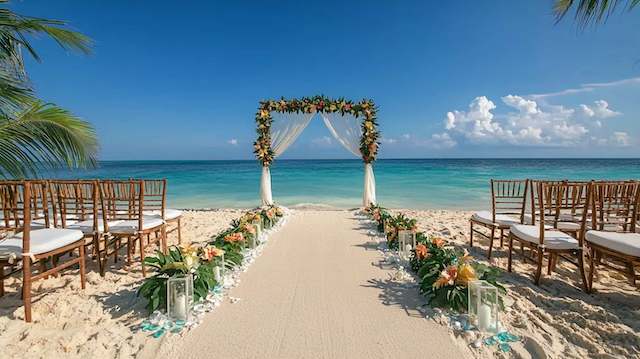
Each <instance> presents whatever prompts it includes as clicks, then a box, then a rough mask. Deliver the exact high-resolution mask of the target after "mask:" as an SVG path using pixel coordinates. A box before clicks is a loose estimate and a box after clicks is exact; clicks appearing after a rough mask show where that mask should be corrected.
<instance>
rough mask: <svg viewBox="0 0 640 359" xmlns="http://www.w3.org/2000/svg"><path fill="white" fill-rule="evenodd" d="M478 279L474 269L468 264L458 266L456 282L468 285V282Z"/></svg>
mask: <svg viewBox="0 0 640 359" xmlns="http://www.w3.org/2000/svg"><path fill="white" fill-rule="evenodd" d="M476 279H478V277H477V276H476V271H475V270H474V269H473V267H472V266H471V265H470V264H467V263H463V264H461V265H460V267H459V268H458V277H457V278H456V283H458V284H462V285H464V286H466V285H468V284H469V282H473V281H474V280H476Z"/></svg>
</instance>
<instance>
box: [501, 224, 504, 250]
mask: <svg viewBox="0 0 640 359" xmlns="http://www.w3.org/2000/svg"><path fill="white" fill-rule="evenodd" d="M503 245H504V228H500V248H502V246H503Z"/></svg>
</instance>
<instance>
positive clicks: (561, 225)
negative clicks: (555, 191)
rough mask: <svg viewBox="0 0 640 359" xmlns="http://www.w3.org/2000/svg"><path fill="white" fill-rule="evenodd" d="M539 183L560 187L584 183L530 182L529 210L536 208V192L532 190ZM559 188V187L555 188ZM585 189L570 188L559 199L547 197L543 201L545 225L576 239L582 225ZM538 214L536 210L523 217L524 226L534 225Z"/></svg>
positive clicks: (564, 181)
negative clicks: (565, 184) (545, 210)
mask: <svg viewBox="0 0 640 359" xmlns="http://www.w3.org/2000/svg"><path fill="white" fill-rule="evenodd" d="M539 182H545V183H547V184H556V185H560V184H563V183H567V184H578V185H579V184H585V183H587V182H584V181H568V180H561V181H536V180H532V181H531V188H532V190H531V196H530V199H531V208H534V209H535V208H538V207H537V206H536V203H537V201H538V197H537V191H535V190H534V188H536V187H535V186H537V185H538V183H539ZM556 188H560V187H556ZM586 188H587V187H585V186H576V187H573V188H572V191H565V192H564V193H562V195H561V196H560V197H558V196H555V195H552V196H548V197H547V198H546V199H545V200H546V201H547V202H548V203H547V206H546V208H547V213H546V214H545V224H547V225H549V227H550V228H556V229H559V230H561V231H562V232H566V233H568V234H570V235H572V236H573V237H577V235H578V232H579V231H580V227H581V224H582V213H581V212H582V210H583V209H584V207H585V204H586V199H587V198H586V197H587V193H586ZM539 216H540V213H539V212H538V211H537V210H534V211H531V214H527V215H525V224H532V225H535V224H536V221H537V220H539V218H538V217H539Z"/></svg>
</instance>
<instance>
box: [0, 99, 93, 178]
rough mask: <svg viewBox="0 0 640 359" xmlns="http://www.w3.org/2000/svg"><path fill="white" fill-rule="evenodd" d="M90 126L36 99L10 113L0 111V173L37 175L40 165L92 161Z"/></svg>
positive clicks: (14, 176)
mask: <svg viewBox="0 0 640 359" xmlns="http://www.w3.org/2000/svg"><path fill="white" fill-rule="evenodd" d="M97 149H98V143H97V139H96V134H95V130H94V129H93V127H92V126H91V125H90V124H89V123H87V122H85V121H83V120H81V119H79V118H78V117H75V116H74V115H73V114H71V113H70V112H69V111H66V110H64V109H62V108H60V107H57V106H55V105H53V104H45V103H42V102H39V101H36V102H34V103H32V104H31V106H29V107H27V108H25V109H24V110H23V111H22V112H20V113H18V114H16V115H15V116H13V117H7V116H2V115H0V176H2V177H5V178H7V177H13V178H25V177H29V176H37V174H38V172H39V171H40V170H42V169H44V168H59V167H82V166H85V165H93V164H95V161H96V154H97Z"/></svg>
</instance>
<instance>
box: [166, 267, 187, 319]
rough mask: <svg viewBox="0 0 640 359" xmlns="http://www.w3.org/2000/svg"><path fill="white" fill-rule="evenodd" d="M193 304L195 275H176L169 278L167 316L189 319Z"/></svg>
mask: <svg viewBox="0 0 640 359" xmlns="http://www.w3.org/2000/svg"><path fill="white" fill-rule="evenodd" d="M192 305H193V276H192V275H191V274H188V275H175V276H173V277H171V278H169V279H168V280H167V316H168V317H169V318H170V319H172V320H184V321H188V320H189V319H190V318H191V306H192Z"/></svg>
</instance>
